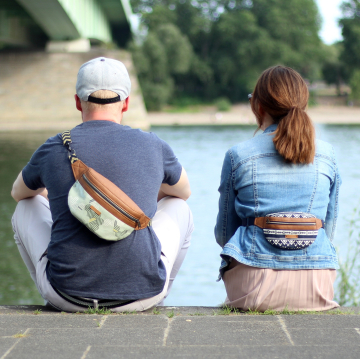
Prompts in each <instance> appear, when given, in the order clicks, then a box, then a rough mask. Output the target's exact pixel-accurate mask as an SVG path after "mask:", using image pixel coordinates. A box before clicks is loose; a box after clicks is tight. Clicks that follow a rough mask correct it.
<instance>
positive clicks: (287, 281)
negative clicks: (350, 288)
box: [223, 263, 339, 312]
mask: <svg viewBox="0 0 360 359" xmlns="http://www.w3.org/2000/svg"><path fill="white" fill-rule="evenodd" d="M335 278H336V270H335V269H301V270H276V269H268V268H255V267H249V266H247V265H245V264H241V263H238V264H237V265H236V266H234V267H233V268H232V269H229V270H228V271H226V272H225V273H224V276H223V280H224V283H225V288H226V293H227V298H226V300H225V304H226V305H228V306H229V307H232V308H240V309H243V310H248V309H251V310H259V311H261V312H264V311H265V310H267V309H273V310H276V311H281V310H283V309H285V308H286V309H289V310H307V311H310V310H311V311H320V310H328V309H332V308H336V307H339V304H337V303H336V302H334V301H333V298H334V282H335Z"/></svg>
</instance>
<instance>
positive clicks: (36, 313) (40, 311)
mask: <svg viewBox="0 0 360 359" xmlns="http://www.w3.org/2000/svg"><path fill="white" fill-rule="evenodd" d="M41 313H42V310H41V309H36V310H34V311H33V314H35V315H39V314H41Z"/></svg>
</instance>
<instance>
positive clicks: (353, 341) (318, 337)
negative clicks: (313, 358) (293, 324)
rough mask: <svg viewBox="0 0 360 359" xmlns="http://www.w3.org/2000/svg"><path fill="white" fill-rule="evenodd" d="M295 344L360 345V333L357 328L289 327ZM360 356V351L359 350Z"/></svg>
mask: <svg viewBox="0 0 360 359" xmlns="http://www.w3.org/2000/svg"><path fill="white" fill-rule="evenodd" d="M288 331H289V333H290V336H291V339H292V340H293V342H294V344H295V345H328V346H337V345H359V346H360V335H359V333H357V332H356V330H355V329H344V328H340V329H338V328H330V329H321V328H316V329H307V328H306V329H303V328H302V329H294V328H292V329H288ZM359 357H360V352H359Z"/></svg>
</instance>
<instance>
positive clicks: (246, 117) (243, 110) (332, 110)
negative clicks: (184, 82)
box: [148, 104, 360, 126]
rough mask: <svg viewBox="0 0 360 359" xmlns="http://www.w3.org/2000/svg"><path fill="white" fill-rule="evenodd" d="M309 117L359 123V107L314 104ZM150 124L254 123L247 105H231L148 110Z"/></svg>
mask: <svg viewBox="0 0 360 359" xmlns="http://www.w3.org/2000/svg"><path fill="white" fill-rule="evenodd" d="M308 114H309V115H310V118H311V119H312V120H313V121H314V122H315V123H319V124H360V107H348V106H316V107H312V108H309V109H308ZM148 119H149V121H150V124H151V125H152V126H171V125H180V126H184V125H188V126H189V125H196V126H198V125H256V121H255V116H254V114H253V113H252V111H251V108H250V106H249V105H246V104H240V105H234V106H232V108H231V110H230V111H228V112H217V111H216V110H215V108H213V109H209V110H208V111H203V112H195V113H168V112H149V113H148Z"/></svg>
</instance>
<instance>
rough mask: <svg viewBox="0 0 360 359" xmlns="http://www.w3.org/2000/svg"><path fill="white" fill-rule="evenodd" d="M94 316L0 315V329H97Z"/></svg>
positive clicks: (99, 319)
mask: <svg viewBox="0 0 360 359" xmlns="http://www.w3.org/2000/svg"><path fill="white" fill-rule="evenodd" d="M101 319H102V316H99V315H96V316H93V315H51V316H49V315H47V316H45V315H43V314H39V315H18V316H15V315H0V328H12V327H13V328H47V329H50V328H97V327H98V323H99V322H100V321H101Z"/></svg>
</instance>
